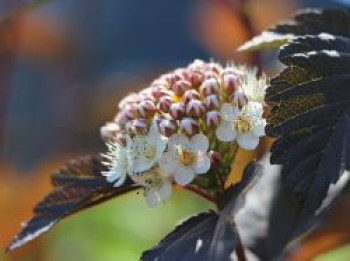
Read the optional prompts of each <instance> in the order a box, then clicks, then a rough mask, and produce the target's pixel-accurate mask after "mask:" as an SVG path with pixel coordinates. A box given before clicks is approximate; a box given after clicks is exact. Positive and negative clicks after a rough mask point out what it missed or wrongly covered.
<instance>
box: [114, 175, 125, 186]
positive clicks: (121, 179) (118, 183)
mask: <svg viewBox="0 0 350 261" xmlns="http://www.w3.org/2000/svg"><path fill="white" fill-rule="evenodd" d="M125 180H126V174H125V175H123V176H121V177H120V179H119V180H118V181H117V182H116V183H114V184H113V187H120V186H121V185H123V183H124V182H125Z"/></svg>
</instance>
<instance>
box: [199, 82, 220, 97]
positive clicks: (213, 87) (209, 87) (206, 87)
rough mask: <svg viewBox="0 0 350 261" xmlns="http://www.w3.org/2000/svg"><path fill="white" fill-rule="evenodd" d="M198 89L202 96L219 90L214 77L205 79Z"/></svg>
mask: <svg viewBox="0 0 350 261" xmlns="http://www.w3.org/2000/svg"><path fill="white" fill-rule="evenodd" d="M200 91H201V93H202V94H203V95H204V96H208V95H210V94H214V93H217V92H218V91H219V83H218V81H217V80H216V78H209V79H206V80H205V81H204V82H203V83H202V85H201V87H200Z"/></svg>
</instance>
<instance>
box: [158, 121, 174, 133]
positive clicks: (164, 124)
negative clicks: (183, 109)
mask: <svg viewBox="0 0 350 261" xmlns="http://www.w3.org/2000/svg"><path fill="white" fill-rule="evenodd" d="M158 130H159V133H160V134H162V135H164V136H166V137H170V136H171V135H172V134H174V133H175V132H176V131H177V124H176V122H175V121H174V120H169V119H163V120H161V121H160V123H159V125H158Z"/></svg>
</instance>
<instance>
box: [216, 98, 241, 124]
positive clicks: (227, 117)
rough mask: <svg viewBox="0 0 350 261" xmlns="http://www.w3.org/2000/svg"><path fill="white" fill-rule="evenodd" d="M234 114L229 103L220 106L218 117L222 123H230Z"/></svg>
mask: <svg viewBox="0 0 350 261" xmlns="http://www.w3.org/2000/svg"><path fill="white" fill-rule="evenodd" d="M236 114H237V110H236V108H235V107H234V106H233V105H232V104H231V103H227V102H226V103H224V104H223V105H221V108H220V116H221V118H222V119H223V120H224V121H228V122H232V121H233V119H234V117H235V115H236Z"/></svg>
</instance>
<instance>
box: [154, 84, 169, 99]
mask: <svg viewBox="0 0 350 261" xmlns="http://www.w3.org/2000/svg"><path fill="white" fill-rule="evenodd" d="M168 93H169V92H168V89H167V88H166V87H165V85H152V95H153V97H154V98H155V99H156V100H159V99H160V98H161V97H163V96H166V95H167V94H168Z"/></svg>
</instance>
